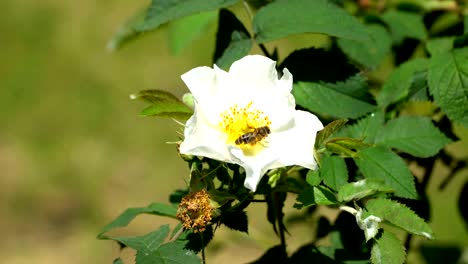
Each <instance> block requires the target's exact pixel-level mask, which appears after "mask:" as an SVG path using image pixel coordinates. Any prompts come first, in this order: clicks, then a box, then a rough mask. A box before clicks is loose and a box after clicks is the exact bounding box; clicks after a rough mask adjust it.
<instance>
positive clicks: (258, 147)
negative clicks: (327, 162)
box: [180, 55, 323, 191]
mask: <svg viewBox="0 0 468 264" xmlns="http://www.w3.org/2000/svg"><path fill="white" fill-rule="evenodd" d="M275 64H276V63H275V62H274V61H272V60H270V59H269V58H267V57H263V56H260V55H252V56H246V57H244V58H242V59H240V60H238V61H236V62H234V63H233V64H232V66H231V68H230V70H229V72H225V71H223V70H221V69H219V68H218V67H217V66H216V65H214V68H213V69H212V68H209V67H198V68H195V69H192V70H190V71H189V72H187V73H185V74H184V75H182V80H183V81H184V82H185V84H186V85H187V86H188V88H189V90H190V91H191V93H192V95H193V96H194V98H195V113H194V115H193V116H192V117H191V118H190V119H189V120H188V121H187V123H186V125H185V131H184V136H185V139H184V141H183V142H182V144H181V145H180V152H181V153H182V154H191V155H197V156H204V157H208V158H212V159H216V160H221V161H225V162H230V163H237V164H239V165H240V166H242V167H243V168H244V169H245V171H246V175H247V177H246V180H245V183H244V185H245V187H247V188H249V189H250V190H252V191H255V190H256V188H257V184H258V182H259V181H260V179H261V177H262V176H263V175H264V174H265V172H266V171H267V170H269V169H274V168H279V167H284V166H290V165H300V166H303V167H306V168H309V169H315V168H316V167H317V163H316V161H315V160H314V156H313V148H314V143H315V137H316V134H317V131H319V130H321V129H322V128H323V125H322V123H321V122H320V120H319V119H318V118H317V117H316V116H315V115H313V114H311V113H309V112H305V111H299V110H295V101H294V97H293V96H292V94H291V89H292V75H291V73H290V72H289V71H288V70H287V69H284V71H283V76H282V77H281V79H279V80H278V76H277V72H276V69H275ZM241 136H242V138H241Z"/></svg>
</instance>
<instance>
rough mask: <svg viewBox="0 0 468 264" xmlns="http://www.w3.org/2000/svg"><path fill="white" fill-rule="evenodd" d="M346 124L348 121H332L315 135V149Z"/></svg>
mask: <svg viewBox="0 0 468 264" xmlns="http://www.w3.org/2000/svg"><path fill="white" fill-rule="evenodd" d="M346 122H348V119H338V120H334V121H332V122H331V123H329V124H328V125H326V126H325V127H324V128H323V129H322V130H320V131H319V132H318V134H317V139H316V140H315V148H319V147H320V146H321V145H322V144H323V142H324V141H325V140H327V139H328V138H329V137H330V136H331V135H332V134H333V133H335V132H336V131H338V130H340V128H342V127H343V126H344V125H345V124H346Z"/></svg>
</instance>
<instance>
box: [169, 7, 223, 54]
mask: <svg viewBox="0 0 468 264" xmlns="http://www.w3.org/2000/svg"><path fill="white" fill-rule="evenodd" d="M216 17H217V12H216V11H210V12H203V13H199V14H195V15H191V16H187V17H184V18H181V19H178V20H175V21H173V22H171V23H170V24H169V40H170V47H171V52H172V53H173V54H176V55H178V54H180V53H181V52H182V50H183V49H184V48H186V47H187V46H189V45H190V43H191V42H192V41H194V40H195V39H196V38H197V37H199V36H200V35H202V34H203V32H205V31H206V29H207V28H208V25H209V24H210V23H212V22H213V21H215V20H216Z"/></svg>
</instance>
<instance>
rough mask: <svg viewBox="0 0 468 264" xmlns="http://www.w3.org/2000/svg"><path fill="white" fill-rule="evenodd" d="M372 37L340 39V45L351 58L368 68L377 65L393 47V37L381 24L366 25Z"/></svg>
mask: <svg viewBox="0 0 468 264" xmlns="http://www.w3.org/2000/svg"><path fill="white" fill-rule="evenodd" d="M365 29H366V32H367V34H368V35H369V36H370V38H369V39H368V40H367V41H365V42H362V41H356V40H353V39H339V40H338V45H339V46H340V48H341V49H342V50H343V52H345V53H346V54H347V55H348V56H349V57H350V58H351V59H353V60H355V61H356V62H357V63H360V64H362V65H364V66H366V67H368V68H375V67H377V66H378V65H379V64H380V63H381V62H382V60H383V59H384V57H385V56H386V55H387V54H388V51H389V50H390V48H391V44H392V39H391V37H390V34H389V33H388V31H387V30H386V29H385V28H384V27H383V26H381V25H377V24H370V25H366V27H365Z"/></svg>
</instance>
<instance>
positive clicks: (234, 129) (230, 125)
mask: <svg viewBox="0 0 468 264" xmlns="http://www.w3.org/2000/svg"><path fill="white" fill-rule="evenodd" d="M252 105H253V103H252V102H249V103H248V104H247V105H246V106H244V107H239V106H238V105H237V104H235V105H233V106H231V107H230V108H229V109H228V110H226V111H224V112H223V113H221V121H220V122H219V126H220V128H221V130H222V131H224V132H225V133H226V135H227V140H226V141H227V142H226V143H227V144H231V145H235V141H236V139H238V138H239V137H240V136H242V135H243V134H245V133H248V132H253V131H255V129H257V128H260V127H265V126H270V125H271V121H270V119H269V118H268V116H267V115H265V113H264V112H263V111H260V110H258V109H255V108H253V106H252ZM255 145H258V144H252V145H249V144H247V145H240V146H239V147H241V148H242V149H243V150H246V149H248V148H251V147H254V146H255Z"/></svg>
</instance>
